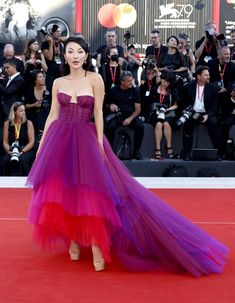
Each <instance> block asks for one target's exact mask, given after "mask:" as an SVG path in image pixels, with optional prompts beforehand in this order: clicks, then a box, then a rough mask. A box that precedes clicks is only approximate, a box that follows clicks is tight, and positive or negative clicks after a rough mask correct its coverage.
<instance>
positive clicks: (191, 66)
mask: <svg viewBox="0 0 235 303" xmlns="http://www.w3.org/2000/svg"><path fill="white" fill-rule="evenodd" d="M187 38H188V36H187V35H186V34H185V33H183V32H182V33H179V36H178V40H179V43H178V50H179V52H180V53H181V54H182V55H183V57H184V61H185V64H186V67H187V68H188V80H193V74H194V72H195V57H194V55H193V52H192V50H191V48H190V46H188V45H187V44H186V41H187Z"/></svg>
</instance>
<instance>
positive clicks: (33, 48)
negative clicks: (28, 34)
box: [29, 41, 39, 52]
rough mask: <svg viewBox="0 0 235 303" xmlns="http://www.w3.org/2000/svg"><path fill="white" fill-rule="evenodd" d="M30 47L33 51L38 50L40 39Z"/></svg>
mask: <svg viewBox="0 0 235 303" xmlns="http://www.w3.org/2000/svg"><path fill="white" fill-rule="evenodd" d="M29 49H30V50H31V51H34V52H37V51H38V49H39V43H38V41H35V42H33V43H32V44H30V46H29Z"/></svg>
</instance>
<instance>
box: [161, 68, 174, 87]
mask: <svg viewBox="0 0 235 303" xmlns="http://www.w3.org/2000/svg"><path fill="white" fill-rule="evenodd" d="M160 78H161V79H164V80H166V81H167V82H169V86H168V88H167V89H168V90H171V89H172V88H173V86H174V84H175V80H176V79H175V74H174V73H173V72H169V71H163V72H162V73H161V75H160Z"/></svg>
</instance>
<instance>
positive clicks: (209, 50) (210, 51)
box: [195, 37, 218, 65]
mask: <svg viewBox="0 0 235 303" xmlns="http://www.w3.org/2000/svg"><path fill="white" fill-rule="evenodd" d="M204 39H205V37H202V38H201V39H200V40H198V41H197V42H196V44H195V49H196V50H197V49H198V48H199V47H200V46H201V44H202V42H203V41H204ZM217 57H218V53H217V49H216V46H215V44H214V43H207V44H206V45H205V46H204V48H203V51H202V54H201V56H200V58H199V59H198V62H197V65H208V62H209V61H207V60H208V59H209V58H211V59H216V58H217Z"/></svg>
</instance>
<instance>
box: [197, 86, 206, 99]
mask: <svg viewBox="0 0 235 303" xmlns="http://www.w3.org/2000/svg"><path fill="white" fill-rule="evenodd" d="M204 90H205V86H203V90H202V93H201V96H200V89H199V85H197V98H198V100H199V101H201V102H202V101H203V99H204Z"/></svg>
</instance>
